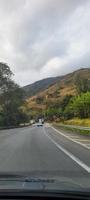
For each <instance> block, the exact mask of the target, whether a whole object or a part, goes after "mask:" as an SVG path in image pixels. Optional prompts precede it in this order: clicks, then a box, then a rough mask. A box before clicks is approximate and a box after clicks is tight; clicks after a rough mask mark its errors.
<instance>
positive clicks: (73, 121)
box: [64, 118, 90, 127]
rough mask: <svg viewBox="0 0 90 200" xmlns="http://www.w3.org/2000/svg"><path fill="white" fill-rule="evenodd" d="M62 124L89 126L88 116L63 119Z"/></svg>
mask: <svg viewBox="0 0 90 200" xmlns="http://www.w3.org/2000/svg"><path fill="white" fill-rule="evenodd" d="M64 124H67V125H76V126H87V127H90V118H89V119H79V118H74V119H71V120H67V121H65V122H64Z"/></svg>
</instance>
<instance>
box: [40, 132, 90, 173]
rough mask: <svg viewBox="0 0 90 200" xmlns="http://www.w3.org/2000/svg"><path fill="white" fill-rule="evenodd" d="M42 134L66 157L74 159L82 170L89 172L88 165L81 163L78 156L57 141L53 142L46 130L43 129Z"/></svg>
mask: <svg viewBox="0 0 90 200" xmlns="http://www.w3.org/2000/svg"><path fill="white" fill-rule="evenodd" d="M44 134H45V135H46V136H47V137H48V138H49V139H50V140H51V141H52V142H53V144H55V145H56V147H57V148H58V149H60V150H61V151H62V152H63V153H64V154H66V155H67V156H68V157H70V158H71V159H72V160H74V161H75V162H76V163H77V164H78V165H79V166H80V167H82V168H83V169H84V170H86V171H87V172H88V173H90V167H89V166H87V165H86V164H85V163H83V162H82V161H81V160H80V159H79V158H77V157H75V156H74V155H73V154H72V153H70V152H69V151H67V150H66V149H64V148H63V147H62V146H61V145H59V144H58V143H57V142H55V141H54V140H53V139H52V138H51V137H50V136H49V135H48V134H46V131H45V129H44Z"/></svg>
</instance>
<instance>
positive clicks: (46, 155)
mask: <svg viewBox="0 0 90 200" xmlns="http://www.w3.org/2000/svg"><path fill="white" fill-rule="evenodd" d="M1 172H6V173H7V172H8V173H26V174H29V175H31V176H32V177H33V176H35V177H36V176H38V177H44V176H45V177H57V178H60V177H69V178H71V179H72V180H74V179H76V178H77V179H78V180H80V181H81V183H82V184H85V183H88V184H90V150H89V149H86V148H84V147H83V146H80V145H79V144H76V143H74V142H73V141H70V140H68V139H67V138H65V137H64V136H63V135H60V134H58V133H57V132H56V131H55V130H54V129H52V128H51V127H49V126H46V125H44V126H43V127H37V126H36V127H34V126H33V127H27V128H18V129H11V130H2V131H0V173H1Z"/></svg>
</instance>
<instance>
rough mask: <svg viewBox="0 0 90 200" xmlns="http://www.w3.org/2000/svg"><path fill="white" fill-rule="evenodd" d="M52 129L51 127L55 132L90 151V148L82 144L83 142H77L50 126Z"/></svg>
mask: <svg viewBox="0 0 90 200" xmlns="http://www.w3.org/2000/svg"><path fill="white" fill-rule="evenodd" d="M50 127H51V128H52V129H53V130H55V131H56V132H57V133H59V134H60V135H62V136H64V137H66V138H67V139H68V140H71V141H72V142H75V143H77V144H79V145H81V146H83V147H85V148H86V149H88V150H89V149H90V147H87V146H86V145H84V144H82V143H81V142H78V141H76V140H74V139H72V138H70V137H69V136H67V135H65V134H64V133H62V132H61V131H59V130H57V129H56V128H54V127H53V126H50Z"/></svg>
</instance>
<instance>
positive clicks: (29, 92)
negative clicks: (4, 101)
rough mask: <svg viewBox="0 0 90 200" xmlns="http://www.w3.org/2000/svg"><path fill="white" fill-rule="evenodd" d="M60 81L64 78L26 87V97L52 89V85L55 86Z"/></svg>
mask: <svg viewBox="0 0 90 200" xmlns="http://www.w3.org/2000/svg"><path fill="white" fill-rule="evenodd" d="M60 79H62V77H51V78H46V79H43V80H40V81H36V82H35V83H32V84H30V85H26V86H24V87H23V89H24V91H25V94H26V97H31V96H34V95H36V94H37V93H39V92H41V91H43V90H45V89H47V88H48V87H50V86H51V85H52V84H55V83H56V82H57V81H58V80H60Z"/></svg>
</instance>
